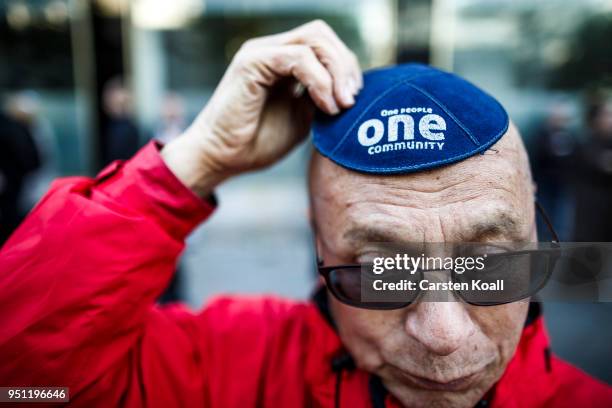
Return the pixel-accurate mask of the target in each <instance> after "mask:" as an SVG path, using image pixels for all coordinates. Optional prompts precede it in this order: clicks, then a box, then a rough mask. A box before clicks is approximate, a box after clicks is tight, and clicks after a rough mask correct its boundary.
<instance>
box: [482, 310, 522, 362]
mask: <svg viewBox="0 0 612 408" xmlns="http://www.w3.org/2000/svg"><path fill="white" fill-rule="evenodd" d="M528 309H529V302H526V301H522V302H514V303H509V304H507V305H500V306H491V307H482V308H476V309H475V311H474V313H473V315H472V316H473V318H474V320H476V321H477V322H478V325H479V326H480V328H481V330H482V332H483V333H484V334H485V336H486V337H487V338H488V339H489V340H490V341H491V342H492V343H494V344H495V346H496V347H497V349H498V351H499V354H500V357H501V363H502V364H503V365H505V364H507V362H508V361H509V360H510V358H512V356H513V355H514V351H515V349H516V346H517V345H518V342H519V340H520V338H521V333H522V331H523V326H524V324H525V319H526V317H527V310H528Z"/></svg>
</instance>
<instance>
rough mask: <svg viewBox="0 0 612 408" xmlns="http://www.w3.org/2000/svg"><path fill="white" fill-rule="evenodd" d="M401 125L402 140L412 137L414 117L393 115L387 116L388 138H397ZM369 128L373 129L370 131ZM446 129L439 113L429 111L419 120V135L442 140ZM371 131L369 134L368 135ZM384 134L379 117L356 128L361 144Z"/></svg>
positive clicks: (373, 142) (368, 142)
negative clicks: (402, 130) (402, 129)
mask: <svg viewBox="0 0 612 408" xmlns="http://www.w3.org/2000/svg"><path fill="white" fill-rule="evenodd" d="M400 123H401V124H402V125H403V128H404V134H403V139H404V140H413V139H414V119H412V116H410V115H393V116H389V119H388V121H387V128H388V129H389V134H388V136H387V137H388V140H389V142H395V141H397V139H398V134H399V125H400ZM370 129H372V130H373V132H372V131H370ZM432 130H440V131H441V132H432ZM445 130H446V121H445V120H444V118H443V117H442V116H440V115H436V114H433V113H430V114H428V115H424V116H423V117H422V118H421V120H419V132H420V133H421V136H423V137H424V138H425V139H428V140H444V132H443V131H445ZM370 133H371V135H370ZM384 135H385V125H384V123H383V122H382V121H381V120H380V119H369V120H366V121H365V122H363V123H362V124H361V126H359V129H358V130H357V140H358V141H359V144H361V145H362V146H366V147H367V146H372V145H375V144H376V143H378V142H380V141H381V140H382V138H383V136H384Z"/></svg>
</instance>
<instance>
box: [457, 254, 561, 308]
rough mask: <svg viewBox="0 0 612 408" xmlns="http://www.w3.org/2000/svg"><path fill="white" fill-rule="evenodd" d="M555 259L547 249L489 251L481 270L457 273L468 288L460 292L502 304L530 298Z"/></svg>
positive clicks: (474, 301) (473, 300)
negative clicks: (505, 251) (492, 252)
mask: <svg viewBox="0 0 612 408" xmlns="http://www.w3.org/2000/svg"><path fill="white" fill-rule="evenodd" d="M553 267H554V259H553V257H552V256H551V254H550V253H548V252H546V251H530V252H524V253H518V254H517V253H507V254H492V255H488V256H487V257H486V258H485V260H484V267H483V268H482V269H481V270H476V269H473V270H470V271H466V272H465V273H463V274H455V276H454V278H456V281H458V282H464V283H466V286H467V288H468V289H467V290H460V291H458V292H459V295H460V296H461V297H462V298H463V299H464V300H465V301H466V302H468V303H471V304H474V305H481V306H492V305H500V304H504V303H510V302H515V301H518V300H522V299H527V298H529V297H531V296H533V295H535V294H536V292H537V291H538V290H540V289H541V288H542V287H543V286H544V284H545V283H546V280H547V279H548V277H549V276H550V273H551V271H552V268H553Z"/></svg>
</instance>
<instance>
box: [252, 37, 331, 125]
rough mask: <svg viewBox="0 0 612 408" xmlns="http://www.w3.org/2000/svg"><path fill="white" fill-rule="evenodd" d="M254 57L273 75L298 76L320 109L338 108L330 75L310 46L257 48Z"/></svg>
mask: <svg viewBox="0 0 612 408" xmlns="http://www.w3.org/2000/svg"><path fill="white" fill-rule="evenodd" d="M257 60H258V63H259V64H261V66H262V68H265V69H266V70H269V71H271V73H272V74H273V75H274V76H276V77H287V76H292V77H294V78H295V79H297V80H298V81H299V82H300V83H301V84H302V85H303V86H304V88H306V90H307V91H308V93H309V95H310V97H311V99H312V101H313V102H314V103H315V105H317V106H318V107H319V108H320V109H322V110H323V111H325V112H327V113H329V114H332V115H335V114H337V113H338V112H339V111H340V108H339V106H338V103H337V101H336V98H335V97H334V86H333V78H332V75H331V74H330V71H328V70H327V69H326V68H325V66H324V65H323V64H322V63H321V61H320V60H319V59H318V58H317V56H316V55H315V53H314V51H313V50H312V48H310V47H308V46H306V45H282V46H269V47H265V48H262V49H259V50H258V52H257Z"/></svg>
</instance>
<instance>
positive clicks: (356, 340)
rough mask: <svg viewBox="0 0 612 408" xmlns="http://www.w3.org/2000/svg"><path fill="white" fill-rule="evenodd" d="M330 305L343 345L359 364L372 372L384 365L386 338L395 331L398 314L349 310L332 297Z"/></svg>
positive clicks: (352, 308)
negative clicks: (383, 356) (382, 349)
mask: <svg viewBox="0 0 612 408" xmlns="http://www.w3.org/2000/svg"><path fill="white" fill-rule="evenodd" d="M329 304H330V309H331V312H332V316H333V317H334V320H335V322H336V325H337V326H338V333H339V335H340V338H341V339H342V343H343V344H344V345H345V346H346V348H347V349H348V350H349V352H350V353H351V355H352V356H353V357H354V358H355V362H356V363H357V365H358V366H359V367H361V368H363V369H366V370H369V371H374V370H376V368H377V367H379V366H380V365H382V364H383V359H382V357H381V354H380V350H381V346H382V344H383V341H384V339H385V338H388V336H389V334H390V333H391V331H392V330H393V324H392V321H394V320H395V317H394V315H395V313H393V311H385V312H381V311H376V310H366V309H358V308H354V307H350V306H347V305H344V304H342V303H340V302H339V301H338V300H336V299H335V298H334V297H333V296H331V295H330V296H329Z"/></svg>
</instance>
